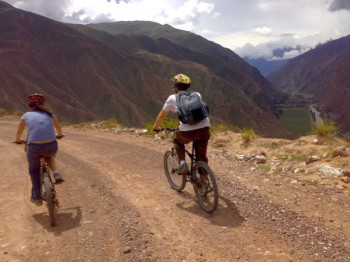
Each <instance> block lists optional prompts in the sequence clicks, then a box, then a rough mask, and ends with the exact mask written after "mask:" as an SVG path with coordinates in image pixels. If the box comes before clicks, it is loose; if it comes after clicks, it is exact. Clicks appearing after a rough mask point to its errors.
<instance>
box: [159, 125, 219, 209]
mask: <svg viewBox="0 0 350 262" xmlns="http://www.w3.org/2000/svg"><path fill="white" fill-rule="evenodd" d="M162 130H165V131H171V132H175V131H176V130H177V129H175V128H162ZM195 143H196V141H193V142H192V149H191V151H189V150H188V149H185V152H186V155H187V156H188V157H189V158H190V160H191V161H190V162H191V164H190V172H189V173H188V174H184V175H179V174H178V173H177V170H178V168H179V158H178V156H177V153H176V150H175V148H174V147H172V148H171V149H170V150H168V151H166V152H165V154H164V170H165V175H166V177H167V179H168V182H169V184H170V186H171V188H172V189H174V190H175V191H177V192H181V191H182V190H183V189H184V188H185V186H186V183H187V182H190V183H191V184H192V186H193V190H194V193H195V195H196V199H197V201H198V203H199V205H200V207H201V208H202V209H203V210H204V211H205V212H207V213H209V214H210V213H213V212H214V211H215V210H216V208H217V206H218V200H219V193H218V187H217V184H216V179H215V176H214V173H213V171H212V170H211V168H210V167H209V165H208V164H207V163H205V162H203V161H196V154H195Z"/></svg>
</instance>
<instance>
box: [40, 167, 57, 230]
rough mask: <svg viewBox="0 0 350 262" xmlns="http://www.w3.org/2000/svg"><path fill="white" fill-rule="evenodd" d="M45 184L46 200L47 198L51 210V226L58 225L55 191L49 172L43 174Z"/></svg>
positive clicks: (48, 207)
mask: <svg viewBox="0 0 350 262" xmlns="http://www.w3.org/2000/svg"><path fill="white" fill-rule="evenodd" d="M43 184H44V190H45V198H44V200H46V204H47V209H48V211H49V219H50V226H51V227H54V226H55V225H56V217H55V215H56V214H55V191H54V188H53V185H52V183H51V181H50V178H49V174H48V173H44V174H43Z"/></svg>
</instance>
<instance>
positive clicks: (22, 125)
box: [16, 119, 26, 144]
mask: <svg viewBox="0 0 350 262" xmlns="http://www.w3.org/2000/svg"><path fill="white" fill-rule="evenodd" d="M25 127H26V123H25V122H24V121H23V120H22V119H21V121H20V122H19V124H18V128H17V133H16V143H19V144H20V143H21V138H22V134H23V131H24V129H25Z"/></svg>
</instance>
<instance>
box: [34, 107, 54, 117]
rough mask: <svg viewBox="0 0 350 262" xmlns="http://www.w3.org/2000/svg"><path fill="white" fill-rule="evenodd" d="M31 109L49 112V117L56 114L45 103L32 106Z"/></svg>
mask: <svg viewBox="0 0 350 262" xmlns="http://www.w3.org/2000/svg"><path fill="white" fill-rule="evenodd" d="M31 109H32V110H33V111H39V112H43V113H45V114H47V115H48V116H49V117H53V116H54V114H53V113H52V112H51V110H50V109H49V108H47V107H46V106H43V105H35V106H33V107H31Z"/></svg>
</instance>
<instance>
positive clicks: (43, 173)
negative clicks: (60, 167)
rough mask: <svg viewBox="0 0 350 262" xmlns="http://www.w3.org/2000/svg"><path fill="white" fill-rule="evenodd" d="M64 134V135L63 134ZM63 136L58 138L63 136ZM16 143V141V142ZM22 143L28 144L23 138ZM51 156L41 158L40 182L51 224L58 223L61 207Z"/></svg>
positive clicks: (42, 196)
mask: <svg viewBox="0 0 350 262" xmlns="http://www.w3.org/2000/svg"><path fill="white" fill-rule="evenodd" d="M63 136H64V135H63ZM63 136H61V137H59V136H57V138H59V139H60V138H62V137H63ZM14 143H16V142H14ZM21 144H27V142H26V141H25V140H21ZM48 159H49V157H45V156H41V158H40V184H41V199H42V200H43V201H44V202H46V206H47V209H48V212H49V221H50V226H51V227H54V226H55V225H56V214H57V209H58V208H59V202H58V198H57V194H56V190H55V183H54V182H53V178H52V173H51V169H50V167H49V165H48V163H47V161H48Z"/></svg>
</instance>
